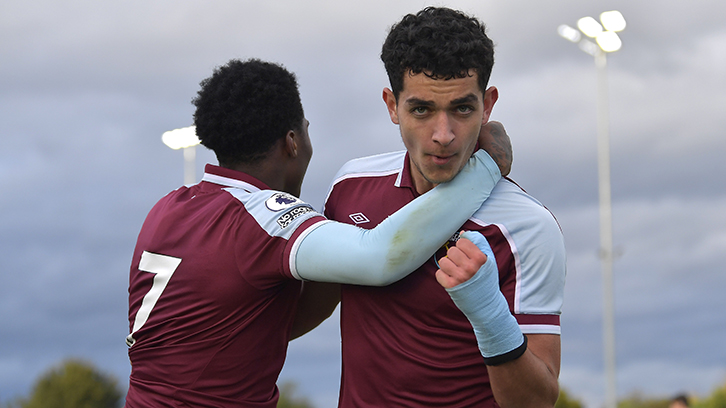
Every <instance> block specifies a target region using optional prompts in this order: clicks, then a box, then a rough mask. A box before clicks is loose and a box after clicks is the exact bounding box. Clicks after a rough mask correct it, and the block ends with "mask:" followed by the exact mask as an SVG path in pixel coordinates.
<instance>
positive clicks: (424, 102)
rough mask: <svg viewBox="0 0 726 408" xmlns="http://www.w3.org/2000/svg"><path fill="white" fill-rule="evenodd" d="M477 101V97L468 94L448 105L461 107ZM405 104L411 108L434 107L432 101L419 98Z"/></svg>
mask: <svg viewBox="0 0 726 408" xmlns="http://www.w3.org/2000/svg"><path fill="white" fill-rule="evenodd" d="M477 101H479V97H477V96H476V95H475V94H473V93H470V94H469V95H466V96H464V97H461V98H458V99H454V100H452V101H451V102H450V103H449V105H450V106H456V105H461V104H464V103H472V102H477ZM405 104H406V105H412V106H434V102H433V101H427V100H424V99H419V98H410V99H406V101H405Z"/></svg>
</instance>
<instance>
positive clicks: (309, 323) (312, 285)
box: [290, 282, 340, 340]
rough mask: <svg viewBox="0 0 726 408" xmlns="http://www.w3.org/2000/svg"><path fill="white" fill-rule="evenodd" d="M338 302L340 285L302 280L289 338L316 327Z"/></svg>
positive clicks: (330, 313) (292, 338)
mask: <svg viewBox="0 0 726 408" xmlns="http://www.w3.org/2000/svg"><path fill="white" fill-rule="evenodd" d="M338 303H340V285H339V284H337V283H321V282H303V286H302V291H301V293H300V300H298V303H297V310H296V311H295V319H294V320H293V323H292V331H291V333H290V340H294V339H296V338H298V337H300V336H302V335H303V334H305V333H307V332H309V331H310V330H312V329H314V328H316V327H318V325H320V323H322V322H323V321H325V320H326V319H327V318H329V317H330V315H332V314H333V311H335V308H336V307H337V306H338Z"/></svg>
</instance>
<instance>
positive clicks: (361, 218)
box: [348, 212, 371, 224]
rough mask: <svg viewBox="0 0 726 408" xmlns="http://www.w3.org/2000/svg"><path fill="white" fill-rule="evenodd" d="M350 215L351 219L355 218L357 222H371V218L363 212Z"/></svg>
mask: <svg viewBox="0 0 726 408" xmlns="http://www.w3.org/2000/svg"><path fill="white" fill-rule="evenodd" d="M348 217H350V219H351V220H353V222H354V223H356V224H365V223H367V222H370V221H371V220H369V219H368V217H366V216H365V215H364V214H363V213H360V212H359V213H355V214H350V215H349V216H348Z"/></svg>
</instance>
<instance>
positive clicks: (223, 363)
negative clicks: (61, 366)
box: [126, 165, 325, 408]
mask: <svg viewBox="0 0 726 408" xmlns="http://www.w3.org/2000/svg"><path fill="white" fill-rule="evenodd" d="M322 221H325V218H324V217H323V216H322V215H321V214H319V213H317V212H315V211H314V210H313V209H312V207H311V206H309V205H308V204H306V203H304V202H302V201H300V200H299V199H297V198H296V197H294V196H291V195H290V194H287V193H283V192H279V191H274V190H270V189H269V188H268V187H267V186H266V185H265V184H264V183H262V182H261V181H259V180H257V179H255V178H253V177H251V176H249V175H247V174H244V173H240V172H237V171H234V170H230V169H225V168H221V167H218V166H213V165H207V167H206V169H205V174H204V177H203V179H202V181H201V182H200V183H199V184H196V185H193V186H191V187H182V188H180V189H178V190H176V191H173V192H171V193H169V194H168V195H167V196H166V197H164V198H163V199H161V200H160V201H159V202H158V203H157V204H156V205H155V206H154V208H153V209H152V210H151V212H150V213H149V215H148V216H147V218H146V220H145V222H144V225H143V227H142V229H141V232H140V233H139V237H138V241H137V245H136V249H135V251H134V255H133V260H132V264H131V274H130V281H129V326H130V327H129V328H130V333H131V334H130V335H129V337H127V344H128V345H129V346H130V347H129V358H130V360H131V365H132V372H131V377H130V387H129V392H128V395H127V398H126V406H127V407H129V408H132V407H169V406H173V407H265V408H273V407H275V406H276V405H277V399H278V390H277V387H276V386H275V382H276V381H277V376H278V374H279V372H280V370H281V368H282V365H283V362H284V359H285V353H286V350H287V343H288V338H289V334H290V329H291V324H292V318H293V316H294V313H293V311H294V308H295V306H296V304H297V301H298V297H299V293H300V285H301V283H300V281H297V280H295V279H294V278H293V276H292V275H291V273H290V267H289V265H290V263H291V259H290V257H291V256H292V255H291V248H292V246H293V244H294V243H295V240H296V239H297V238H298V236H299V235H300V234H301V233H302V232H303V231H305V230H306V229H307V228H310V227H311V226H313V225H315V224H316V223H318V222H322Z"/></svg>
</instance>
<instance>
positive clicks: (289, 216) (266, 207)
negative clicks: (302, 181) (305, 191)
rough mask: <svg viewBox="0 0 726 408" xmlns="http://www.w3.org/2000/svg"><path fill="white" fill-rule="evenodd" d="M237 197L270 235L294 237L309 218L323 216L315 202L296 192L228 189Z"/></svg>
mask: <svg viewBox="0 0 726 408" xmlns="http://www.w3.org/2000/svg"><path fill="white" fill-rule="evenodd" d="M225 191H227V192H228V193H229V194H230V195H231V196H232V197H234V199H236V200H237V201H239V202H240V203H241V204H242V205H243V206H244V208H245V210H246V213H248V214H249V215H251V216H252V217H253V218H254V219H255V221H256V222H257V224H259V225H260V227H262V228H263V229H264V230H265V231H266V232H267V234H268V235H270V236H278V237H283V238H290V236H292V234H293V233H294V232H295V230H296V229H297V228H298V227H299V226H300V225H302V224H303V223H305V221H307V220H310V219H313V218H315V217H320V218H321V220H322V219H323V216H322V214H320V213H319V212H318V211H316V210H315V209H314V208H313V206H312V205H310V204H308V203H306V202H305V201H302V200H301V199H299V198H297V197H295V196H293V195H292V194H289V193H286V192H283V191H276V190H258V191H253V192H250V191H247V190H244V189H240V188H234V187H231V188H226V189H225Z"/></svg>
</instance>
